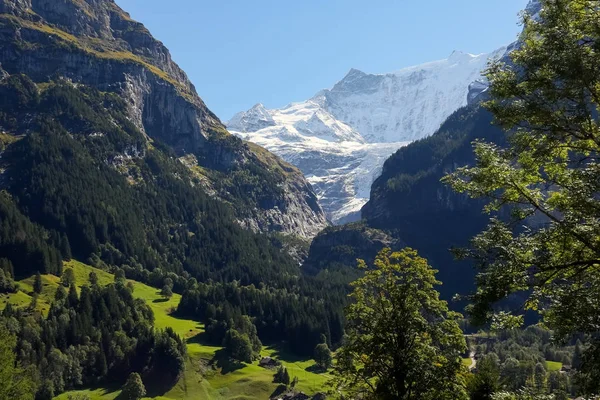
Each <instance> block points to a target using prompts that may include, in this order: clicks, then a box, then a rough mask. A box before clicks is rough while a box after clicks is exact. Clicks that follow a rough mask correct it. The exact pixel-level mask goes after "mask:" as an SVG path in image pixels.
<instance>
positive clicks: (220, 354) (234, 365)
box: [213, 349, 246, 375]
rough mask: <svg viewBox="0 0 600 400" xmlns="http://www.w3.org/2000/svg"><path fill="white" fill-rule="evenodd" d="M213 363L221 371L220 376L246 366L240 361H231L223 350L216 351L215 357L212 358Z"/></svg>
mask: <svg viewBox="0 0 600 400" xmlns="http://www.w3.org/2000/svg"><path fill="white" fill-rule="evenodd" d="M213 362H214V363H215V365H216V366H217V368H220V369H221V375H225V374H228V373H230V372H235V371H237V370H239V369H242V368H244V367H245V366H246V364H244V363H243V362H241V361H237V360H233V359H231V358H230V357H229V355H227V353H226V352H225V350H224V349H221V350H217V352H216V353H215V357H214V358H213Z"/></svg>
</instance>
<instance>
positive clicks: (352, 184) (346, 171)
mask: <svg viewBox="0 0 600 400" xmlns="http://www.w3.org/2000/svg"><path fill="white" fill-rule="evenodd" d="M505 52H506V48H505V47H502V48H500V49H498V50H496V51H495V52H493V53H490V54H479V55H473V54H469V53H464V52H460V51H455V52H453V53H452V54H451V55H450V56H449V57H448V58H446V59H442V60H437V61H432V62H429V63H425V64H421V65H417V66H411V67H407V68H403V69H400V70H397V71H394V72H391V73H383V74H368V73H365V72H363V71H360V70H358V69H356V68H351V69H350V70H349V71H348V73H347V74H346V75H345V76H344V78H343V79H341V80H340V81H338V82H337V83H335V84H334V85H333V86H332V88H331V89H324V90H320V91H319V92H317V93H316V94H315V95H314V96H313V97H311V98H310V99H308V100H306V101H302V102H294V103H290V104H288V105H286V106H284V107H282V108H277V109H267V108H266V107H265V106H264V105H262V104H261V103H258V104H256V105H255V106H254V107H252V108H251V109H249V110H248V111H243V112H240V113H237V114H236V115H234V116H233V117H232V118H231V120H229V121H228V122H227V123H226V125H227V127H228V129H229V130H230V131H231V132H232V133H234V134H236V135H238V136H239V137H241V138H243V139H245V140H248V141H251V142H255V143H257V144H259V145H261V146H263V147H265V148H267V149H269V150H271V151H273V152H274V153H276V154H278V155H280V156H281V157H283V158H284V159H285V160H286V161H288V162H290V163H291V164H293V165H296V166H297V167H298V168H300V170H301V171H302V172H303V173H304V175H305V176H306V177H307V179H308V181H309V182H310V183H311V184H312V185H313V187H314V188H315V190H316V192H317V195H318V198H319V202H320V204H321V206H322V207H323V209H324V210H325V212H326V215H327V217H328V218H329V219H330V220H331V221H332V222H333V223H335V224H340V223H344V222H351V221H355V220H357V219H359V218H360V208H361V207H362V206H363V205H364V204H366V202H367V201H368V198H369V192H370V187H371V184H372V183H373V182H374V181H375V179H376V178H377V176H378V175H379V173H380V172H381V168H382V166H383V162H384V161H385V159H387V158H388V157H389V156H391V155H392V154H393V153H394V152H395V151H397V150H398V149H399V148H401V147H403V146H405V145H406V144H408V143H410V142H412V141H414V140H416V139H419V138H422V137H426V136H429V135H430V134H433V133H434V132H435V131H436V130H437V128H439V126H440V125H441V123H442V122H443V121H444V120H445V119H446V118H447V117H448V116H449V115H450V114H451V113H452V112H453V111H455V110H456V109H458V108H459V107H461V106H465V105H467V103H468V101H469V93H470V90H471V88H470V85H471V84H472V82H474V81H476V80H477V79H478V78H480V77H481V71H482V70H483V69H484V68H485V66H486V65H487V61H488V60H489V59H496V58H498V57H501V56H502V55H503V54H504V53H505ZM448 82H449V83H448Z"/></svg>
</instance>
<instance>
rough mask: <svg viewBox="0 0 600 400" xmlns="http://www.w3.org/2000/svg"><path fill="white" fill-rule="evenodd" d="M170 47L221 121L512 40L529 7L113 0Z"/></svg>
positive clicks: (495, 1)
mask: <svg viewBox="0 0 600 400" xmlns="http://www.w3.org/2000/svg"><path fill="white" fill-rule="evenodd" d="M116 1H117V3H118V4H119V5H120V6H121V7H122V8H124V9H125V10H126V11H128V12H129V13H130V14H131V16H132V17H133V18H134V19H136V20H138V21H140V22H143V23H144V24H145V25H146V27H148V28H149V29H150V31H151V32H152V34H153V35H154V36H155V37H156V38H157V39H159V40H161V41H162V42H163V43H165V45H166V46H167V47H168V48H169V49H170V50H171V53H172V55H173V58H174V60H175V61H176V62H177V63H178V64H179V65H180V66H181V67H182V68H183V69H184V70H185V71H186V72H187V74H188V75H189V77H190V79H191V80H192V82H193V83H194V85H195V86H196V89H197V90H198V93H199V94H200V96H201V97H202V98H203V99H204V101H205V102H206V103H207V105H208V106H209V108H211V109H212V110H213V111H214V112H215V113H216V114H217V115H218V116H219V117H220V118H221V119H222V120H227V119H229V118H230V117H231V116H232V115H233V114H234V113H236V112H238V111H242V110H246V109H248V108H250V107H252V106H253V105H254V104H256V103H258V102H262V103H264V104H265V106H267V107H269V108H271V107H282V106H284V105H286V104H288V103H290V102H293V101H301V100H305V99H307V98H310V97H312V96H313V95H314V94H315V93H316V92H317V91H318V90H320V89H323V88H329V87H331V86H333V84H335V82H337V81H338V80H340V79H341V78H343V77H344V75H345V74H346V73H347V72H348V70H349V69H350V68H357V69H360V70H362V71H365V72H371V73H383V72H391V71H395V70H398V69H400V68H403V67H407V66H410V65H414V64H418V63H422V62H427V61H433V60H437V59H441V58H445V57H447V56H448V55H450V53H451V52H452V51H453V50H462V51H465V52H469V53H475V54H477V53H483V52H489V51H493V50H495V49H497V48H498V47H500V46H502V45H505V44H508V43H510V42H512V41H513V40H514V39H515V38H516V36H517V34H518V32H519V31H520V27H519V26H518V24H517V22H518V17H517V15H518V12H519V11H520V10H521V9H523V8H524V7H525V5H526V4H527V0H210V1H208V0H171V1H165V0H116Z"/></svg>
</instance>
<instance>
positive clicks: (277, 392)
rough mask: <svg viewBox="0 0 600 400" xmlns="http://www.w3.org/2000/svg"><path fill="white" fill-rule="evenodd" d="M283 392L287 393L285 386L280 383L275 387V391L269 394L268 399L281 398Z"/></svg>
mask: <svg viewBox="0 0 600 400" xmlns="http://www.w3.org/2000/svg"><path fill="white" fill-rule="evenodd" d="M285 392H287V386H285V385H284V384H283V383H282V384H280V385H279V386H277V389H275V391H274V392H273V393H271V396H269V398H270V399H272V398H274V397H277V396H281V395H282V394H284V393H285Z"/></svg>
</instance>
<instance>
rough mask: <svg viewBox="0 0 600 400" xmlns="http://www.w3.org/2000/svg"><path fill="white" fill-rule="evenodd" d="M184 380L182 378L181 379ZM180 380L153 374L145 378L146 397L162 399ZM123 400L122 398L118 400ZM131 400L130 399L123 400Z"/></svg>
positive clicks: (167, 375)
mask: <svg viewBox="0 0 600 400" xmlns="http://www.w3.org/2000/svg"><path fill="white" fill-rule="evenodd" d="M180 378H181V379H182V377H180ZM178 381H179V379H177V378H176V377H174V376H171V375H170V374H168V373H167V374H165V373H158V372H151V373H150V374H149V375H147V376H145V377H144V386H145V387H146V397H151V398H154V397H161V396H164V395H165V394H166V393H168V392H169V391H170V390H171V389H173V387H174V386H175V385H176V384H177V382H178ZM117 399H118V400H121V399H120V398H117ZM123 400H129V399H123Z"/></svg>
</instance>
